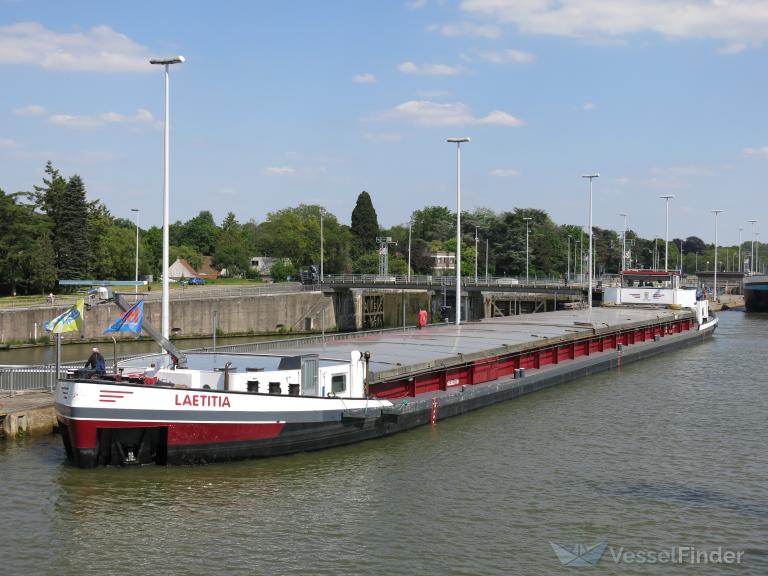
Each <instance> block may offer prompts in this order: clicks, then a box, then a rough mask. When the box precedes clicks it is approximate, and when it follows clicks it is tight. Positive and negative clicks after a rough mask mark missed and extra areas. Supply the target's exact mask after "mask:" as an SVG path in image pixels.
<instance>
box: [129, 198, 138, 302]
mask: <svg viewBox="0 0 768 576" xmlns="http://www.w3.org/2000/svg"><path fill="white" fill-rule="evenodd" d="M131 212H136V273H135V275H134V280H135V281H136V284H134V286H133V293H134V294H135V295H136V299H138V297H139V209H138V208H131Z"/></svg>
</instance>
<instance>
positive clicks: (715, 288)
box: [712, 210, 723, 302]
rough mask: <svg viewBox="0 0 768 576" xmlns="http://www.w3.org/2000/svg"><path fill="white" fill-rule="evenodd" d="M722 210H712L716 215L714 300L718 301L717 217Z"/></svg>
mask: <svg viewBox="0 0 768 576" xmlns="http://www.w3.org/2000/svg"><path fill="white" fill-rule="evenodd" d="M722 212H723V211H722V210H712V214H714V215H715V279H714V295H713V296H714V301H715V302H717V268H718V265H717V217H718V216H719V215H720V214H721V213H722Z"/></svg>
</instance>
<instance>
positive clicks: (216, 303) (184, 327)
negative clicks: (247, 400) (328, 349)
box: [0, 292, 336, 343]
mask: <svg viewBox="0 0 768 576" xmlns="http://www.w3.org/2000/svg"><path fill="white" fill-rule="evenodd" d="M160 308H161V303H160V302H159V301H153V302H145V304H144V315H145V321H149V322H151V323H152V324H153V325H154V326H155V327H156V328H158V329H159V328H160ZM170 308H171V319H170V324H171V330H172V331H176V332H178V333H179V334H182V335H185V336H196V335H200V336H208V335H210V334H211V333H212V313H213V311H214V310H217V311H218V327H219V331H220V333H223V334H240V333H248V332H274V331H277V330H279V329H280V328H284V329H286V330H290V331H293V332H302V331H304V329H305V326H306V318H309V319H310V323H311V329H312V330H320V329H321V327H322V318H323V309H324V308H325V328H326V329H328V330H332V329H335V328H336V322H335V317H336V313H335V309H334V299H333V298H332V297H331V296H325V295H323V293H322V292H296V293H291V294H284V293H281V294H264V295H258V296H235V297H228V298H196V299H193V300H171V306H170ZM66 309H67V307H66V306H54V307H52V308H35V309H20V310H3V311H0V343H5V342H10V341H11V340H24V339H31V338H32V337H33V332H34V323H35V322H37V324H38V336H42V335H44V334H45V332H44V331H43V323H44V322H45V321H47V320H51V319H52V318H55V317H56V316H58V315H59V314H61V313H62V312H64V310H66ZM119 315H120V311H119V310H118V308H117V306H115V305H114V304H99V305H96V306H93V307H91V309H90V310H86V312H85V329H84V330H83V333H82V334H83V336H84V337H85V338H98V337H100V336H101V335H102V334H103V332H104V329H105V328H106V327H107V326H109V325H110V324H111V323H112V322H113V321H114V320H115V318H117V317H118V316H119ZM176 329H178V330H176ZM64 337H65V339H78V338H80V337H81V335H80V334H79V333H70V334H65V335H64ZM129 337H133V336H132V335H131V336H129Z"/></svg>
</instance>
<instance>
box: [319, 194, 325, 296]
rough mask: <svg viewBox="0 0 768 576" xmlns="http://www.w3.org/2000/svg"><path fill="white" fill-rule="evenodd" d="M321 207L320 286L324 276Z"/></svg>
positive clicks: (321, 217)
mask: <svg viewBox="0 0 768 576" xmlns="http://www.w3.org/2000/svg"><path fill="white" fill-rule="evenodd" d="M323 212H325V211H324V210H323V207H322V206H321V207H320V284H322V283H323V276H324V274H325V270H324V264H325V250H324V242H323V241H324V238H323Z"/></svg>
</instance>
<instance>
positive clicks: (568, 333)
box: [291, 307, 693, 382]
mask: <svg viewBox="0 0 768 576" xmlns="http://www.w3.org/2000/svg"><path fill="white" fill-rule="evenodd" d="M692 316H693V313H692V312H690V311H687V310H671V309H668V308H660V307H647V308H642V307H632V308H630V307H602V308H592V310H559V311H556V312H542V313H540V314H526V315H521V316H504V317H499V318H488V319H485V320H481V321H479V322H467V323H464V324H461V325H459V326H456V325H455V324H433V325H430V326H427V327H425V328H423V329H422V330H407V331H403V332H388V333H382V334H374V335H361V336H360V337H359V338H353V339H349V340H343V341H328V342H327V343H326V344H324V345H322V344H321V345H314V346H306V347H299V348H294V349H291V354H296V355H300V354H317V355H318V356H320V357H321V358H323V359H327V360H338V361H347V360H349V355H350V353H351V352H352V351H353V350H359V351H361V352H366V351H367V352H370V354H371V357H370V364H369V370H370V373H371V382H380V381H383V380H387V379H390V378H395V377H404V376H407V375H409V374H411V373H417V372H421V371H423V370H425V369H432V368H439V367H444V366H449V365H451V364H453V363H460V362H466V361H471V360H474V359H481V358H487V357H491V356H494V355H495V354H502V353H510V352H515V351H521V350H527V349H534V348H539V347H544V346H547V345H551V344H555V343H558V342H564V341H571V340H577V339H579V338H581V337H589V336H593V335H595V334H607V333H611V332H615V331H618V330H624V329H627V330H628V329H632V328H638V327H641V326H645V325H648V324H652V323H658V322H659V321H660V320H661V321H665V320H669V321H672V320H675V319H681V318H688V317H692Z"/></svg>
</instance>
